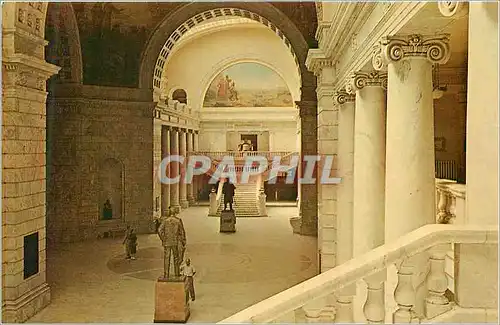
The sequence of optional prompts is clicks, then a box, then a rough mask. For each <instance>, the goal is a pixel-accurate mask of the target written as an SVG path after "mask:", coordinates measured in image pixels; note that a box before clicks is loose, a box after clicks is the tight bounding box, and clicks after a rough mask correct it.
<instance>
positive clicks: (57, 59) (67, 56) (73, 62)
mask: <svg viewBox="0 0 500 325" xmlns="http://www.w3.org/2000/svg"><path fill="white" fill-rule="evenodd" d="M45 38H46V40H47V41H49V44H48V45H47V47H46V52H45V53H46V57H45V59H46V60H47V62H50V63H52V64H55V65H57V66H60V67H61V71H60V72H59V74H58V76H59V78H58V79H59V80H58V82H60V83H80V84H81V83H82V81H83V63H82V48H81V43H80V32H79V30H78V23H77V20H76V16H75V11H74V9H73V6H72V5H71V3H69V2H66V3H65V2H50V3H49V5H48V8H47V18H46V26H45ZM62 40H65V42H67V44H61V43H63V42H62ZM61 50H63V53H61Z"/></svg>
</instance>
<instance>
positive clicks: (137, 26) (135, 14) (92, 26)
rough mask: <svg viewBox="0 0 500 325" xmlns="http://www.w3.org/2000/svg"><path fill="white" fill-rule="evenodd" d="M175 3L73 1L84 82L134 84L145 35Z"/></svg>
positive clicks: (128, 85) (146, 37)
mask: <svg viewBox="0 0 500 325" xmlns="http://www.w3.org/2000/svg"><path fill="white" fill-rule="evenodd" d="M179 5H180V4H179V3H157V2H148V3H141V4H139V3H131V2H125V3H119V2H112V3H111V2H95V3H91V2H86V3H83V2H80V3H73V8H74V10H75V15H76V19H77V21H78V28H79V31H80V42H81V45H82V56H83V65H84V70H83V82H84V84H92V85H103V86H125V87H135V86H137V84H138V76H139V65H140V58H141V52H142V50H143V47H144V46H145V44H146V41H147V39H148V37H149V34H150V33H151V32H152V31H153V30H154V28H155V26H156V25H157V24H158V23H159V22H160V21H161V19H163V18H164V17H165V15H166V14H167V13H168V12H171V11H172V10H174V9H175V8H176V7H177V6H179Z"/></svg>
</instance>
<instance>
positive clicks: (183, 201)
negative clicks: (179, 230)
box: [179, 129, 189, 209]
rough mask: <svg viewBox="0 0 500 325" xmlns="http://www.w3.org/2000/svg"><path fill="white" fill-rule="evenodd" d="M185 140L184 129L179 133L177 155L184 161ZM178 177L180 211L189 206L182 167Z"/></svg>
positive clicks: (185, 133)
mask: <svg viewBox="0 0 500 325" xmlns="http://www.w3.org/2000/svg"><path fill="white" fill-rule="evenodd" d="M186 138H187V131H186V130H185V129H181V130H180V132H179V155H181V156H182V157H184V159H186V156H187V155H186V151H187V150H186V144H187V141H186ZM180 175H181V180H180V183H179V204H180V206H181V208H182V209H186V208H187V207H188V206H189V204H188V200H187V184H186V182H185V181H184V176H185V168H184V166H181V168H180Z"/></svg>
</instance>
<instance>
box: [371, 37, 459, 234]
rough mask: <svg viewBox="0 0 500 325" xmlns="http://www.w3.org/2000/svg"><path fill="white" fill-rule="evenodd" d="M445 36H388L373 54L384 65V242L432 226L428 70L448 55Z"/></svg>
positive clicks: (375, 61) (431, 118)
mask: <svg viewBox="0 0 500 325" xmlns="http://www.w3.org/2000/svg"><path fill="white" fill-rule="evenodd" d="M448 43H449V39H448V36H447V35H444V36H440V35H436V36H429V37H424V36H421V35H408V36H389V37H384V38H383V39H382V40H381V41H380V46H379V47H378V48H377V49H376V50H375V52H374V56H373V61H372V62H373V65H374V68H375V69H376V70H380V69H382V67H383V66H384V65H385V64H387V71H388V86H387V88H388V93H387V134H386V136H387V144H386V182H385V191H386V194H385V241H386V242H390V241H393V240H395V239H397V238H399V237H400V236H402V235H404V234H406V233H408V232H411V231H412V230H415V229H417V228H419V227H421V226H423V225H425V224H429V223H434V222H435V188H434V187H435V173H434V161H435V160H434V107H433V99H432V89H433V85H432V65H433V64H444V63H446V62H447V61H448V59H449V55H450V49H449V44H448Z"/></svg>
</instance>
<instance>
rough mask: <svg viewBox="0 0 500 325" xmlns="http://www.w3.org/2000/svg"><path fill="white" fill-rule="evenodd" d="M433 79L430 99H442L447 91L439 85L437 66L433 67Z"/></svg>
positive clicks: (446, 88)
mask: <svg viewBox="0 0 500 325" xmlns="http://www.w3.org/2000/svg"><path fill="white" fill-rule="evenodd" d="M433 79H434V80H433V81H432V84H433V89H432V99H439V98H441V97H443V95H444V92H445V91H446V90H448V87H446V86H440V85H439V64H436V65H435V66H434V75H433Z"/></svg>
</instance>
